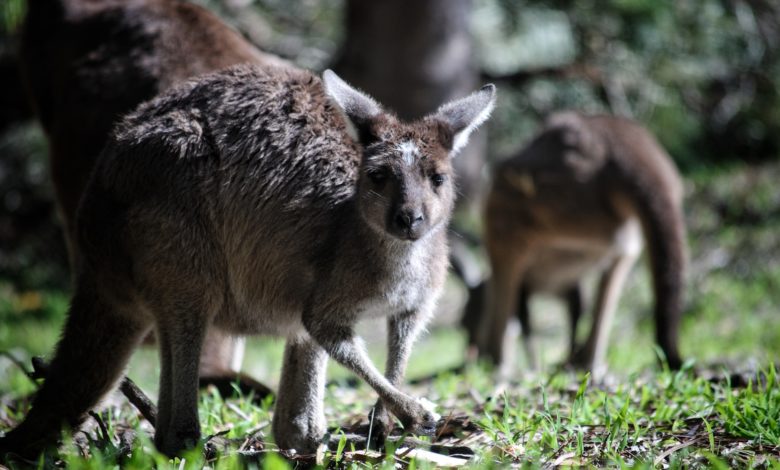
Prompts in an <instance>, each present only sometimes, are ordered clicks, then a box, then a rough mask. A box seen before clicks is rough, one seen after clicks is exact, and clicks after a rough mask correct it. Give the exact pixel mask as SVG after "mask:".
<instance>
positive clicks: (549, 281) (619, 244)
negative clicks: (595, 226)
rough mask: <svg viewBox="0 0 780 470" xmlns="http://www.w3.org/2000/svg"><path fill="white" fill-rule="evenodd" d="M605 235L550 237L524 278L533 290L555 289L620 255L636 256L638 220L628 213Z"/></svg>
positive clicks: (575, 280) (577, 280)
mask: <svg viewBox="0 0 780 470" xmlns="http://www.w3.org/2000/svg"><path fill="white" fill-rule="evenodd" d="M609 235H610V236H609V237H598V238H594V237H585V236H583V237H573V236H559V237H550V238H548V239H547V240H546V242H545V243H542V244H540V246H538V247H537V249H536V250H534V255H533V257H532V259H531V262H530V264H529V268H528V269H527V271H526V275H525V279H524V281H525V282H527V283H528V284H529V286H531V287H532V288H533V289H534V290H539V291H543V292H549V293H559V292H560V291H561V290H563V289H566V288H568V287H571V286H572V285H574V284H575V283H577V282H579V281H580V280H581V279H582V278H583V277H585V276H586V275H588V274H589V273H590V272H591V271H596V270H602V269H604V268H606V267H607V265H608V264H609V263H611V262H612V261H613V260H614V259H615V258H616V257H618V256H621V255H631V256H637V255H638V254H639V252H640V251H641V250H642V246H643V242H642V233H641V228H640V224H639V221H638V220H637V219H636V218H634V217H632V218H629V219H627V220H626V221H624V222H623V223H622V224H620V225H618V226H617V227H616V228H615V229H614V230H612V231H611V232H610V233H609Z"/></svg>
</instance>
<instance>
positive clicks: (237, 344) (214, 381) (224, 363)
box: [199, 326, 273, 402]
mask: <svg viewBox="0 0 780 470" xmlns="http://www.w3.org/2000/svg"><path fill="white" fill-rule="evenodd" d="M245 344H246V340H245V339H244V338H243V337H237V336H234V335H229V334H227V333H224V332H223V331H221V330H219V329H218V328H216V327H214V326H211V327H210V328H209V329H208V331H206V339H205V341H204V342H203V349H202V352H201V354H200V367H199V371H200V387H201V388H205V387H207V386H209V385H211V386H214V387H216V388H217V390H218V391H219V393H220V395H222V396H223V397H227V396H231V395H233V394H235V393H236V389H235V388H234V386H237V387H238V391H239V392H240V393H241V394H243V395H250V394H253V399H254V400H255V401H258V402H259V401H261V400H263V399H264V398H265V397H267V396H268V395H271V394H273V391H272V390H271V389H270V388H268V387H267V386H266V385H263V384H262V383H260V382H258V381H257V380H255V379H253V378H252V377H250V376H248V375H246V374H242V373H241V372H239V371H240V370H241V362H242V361H243V358H244V345H245Z"/></svg>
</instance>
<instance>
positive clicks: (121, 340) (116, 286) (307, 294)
mask: <svg viewBox="0 0 780 470" xmlns="http://www.w3.org/2000/svg"><path fill="white" fill-rule="evenodd" d="M494 94H495V92H494V88H493V86H492V85H490V86H486V87H484V88H482V89H481V90H480V91H478V92H475V93H474V94H472V95H471V96H469V97H466V98H463V99H461V100H457V101H454V102H451V103H449V104H446V105H443V106H442V107H441V108H439V110H438V111H437V112H436V113H434V114H433V115H430V116H428V117H425V118H423V119H421V120H419V121H415V122H413V123H403V122H400V121H398V120H397V119H396V118H395V117H394V116H393V115H391V114H388V113H386V112H384V111H383V110H382V109H381V108H380V107H379V105H378V104H377V103H376V102H374V101H373V100H372V99H371V98H369V97H368V96H366V95H364V94H362V93H361V92H359V91H357V90H355V89H353V88H351V87H350V86H349V85H347V84H346V83H344V82H343V81H341V80H340V79H339V78H338V77H337V76H336V75H335V74H333V73H332V72H325V75H324V83H323V81H320V79H318V78H317V77H315V76H313V75H311V74H310V73H308V72H304V71H297V70H292V69H289V68H288V69H272V68H269V69H265V70H264V69H260V68H256V67H248V66H239V67H236V68H232V69H228V70H227V71H224V72H220V73H216V74H212V75H208V76H206V77H204V78H202V79H200V80H198V81H194V82H189V83H188V84H186V85H184V86H181V87H177V88H176V89H174V90H173V91H171V92H168V93H165V94H163V95H162V96H161V97H159V98H157V99H155V100H153V101H151V102H148V103H146V104H144V105H143V106H141V107H140V108H139V109H138V110H137V111H136V112H134V113H133V114H131V115H130V116H128V117H127V118H126V119H125V120H124V121H123V122H122V123H121V124H120V125H119V127H118V129H117V130H116V133H115V136H114V138H113V139H111V140H110V141H109V143H108V144H107V147H106V149H105V150H104V152H103V154H102V155H101V158H100V159H99V161H98V164H97V166H96V169H95V172H94V173H93V176H92V179H91V181H90V184H89V186H88V188H87V191H86V193H85V197H84V199H83V200H82V204H81V206H80V209H79V213H78V243H79V249H80V251H81V253H82V254H83V256H82V258H83V259H82V262H81V265H80V266H79V270H78V278H77V282H76V293H75V296H74V298H73V302H72V305H71V308H70V311H69V316H68V320H67V323H66V326H65V330H64V333H63V337H62V340H61V341H60V343H59V345H58V347H57V351H56V354H55V356H54V359H53V361H52V363H51V367H50V369H51V370H50V372H49V373H48V375H47V378H46V381H45V382H44V384H43V386H42V387H41V389H40V391H39V392H38V395H37V396H36V398H35V401H34V403H33V405H32V408H31V410H30V412H29V414H28V415H27V417H26V418H25V420H24V421H23V422H22V423H21V424H20V425H19V426H18V427H17V428H16V429H15V430H13V431H11V432H10V433H9V434H8V435H7V436H6V437H5V438H4V439H3V440H1V441H0V448H3V449H15V450H22V451H23V452H26V453H34V452H35V451H36V450H37V447H39V446H40V445H41V442H42V440H46V439H50V438H51V436H52V435H53V434H52V433H56V432H57V431H58V430H59V425H60V423H63V422H65V423H67V424H69V425H71V426H75V425H77V424H78V423H79V421H80V420H81V419H82V416H83V414H84V413H85V412H86V411H87V410H88V409H89V408H90V407H91V406H93V405H94V404H95V402H96V401H97V400H98V399H99V398H100V397H101V396H102V395H103V394H104V393H105V392H106V391H108V390H109V389H110V388H111V387H112V385H113V384H114V383H115V381H116V380H117V378H118V377H119V376H120V374H121V372H122V369H123V367H124V366H125V364H126V362H127V359H128V356H129V355H130V353H131V352H132V350H133V349H134V347H135V345H136V344H137V342H138V341H139V339H140V338H141V337H142V336H143V335H144V334H145V333H146V332H147V331H148V330H149V329H151V328H155V329H156V332H157V334H158V337H159V339H160V340H159V341H160V350H161V363H162V368H161V375H160V395H159V411H158V420H157V429H156V433H155V444H156V445H157V447H158V449H160V450H161V451H162V452H164V453H166V454H168V455H174V454H176V453H178V452H179V451H181V450H182V449H184V448H187V447H191V446H193V445H195V443H196V442H197V439H198V438H199V436H200V427H199V423H198V414H197V383H198V368H197V365H198V354H199V350H200V346H201V344H202V342H203V336H204V334H205V331H206V328H207V326H208V325H210V324H214V325H216V326H218V327H219V328H221V329H224V330H225V331H230V332H239V333H243V334H245V333H261V334H272V335H278V336H284V337H286V338H287V345H286V349H285V353H284V365H283V369H282V378H281V383H280V386H279V394H278V396H277V401H276V409H275V413H274V422H273V426H274V435H275V437H276V441H277V444H278V445H279V446H280V447H282V448H294V449H297V450H299V451H301V452H311V451H313V450H314V449H315V448H316V447H317V445H318V443H319V441H320V440H321V438H322V435H323V433H324V431H325V423H324V415H323V408H322V400H323V393H324V382H325V366H326V361H327V358H328V356H330V357H332V358H334V359H335V360H336V361H338V362H339V363H341V364H342V365H344V366H346V367H347V368H349V369H351V370H352V371H353V372H355V373H356V374H357V375H358V376H360V377H361V378H363V379H364V380H365V381H366V382H367V383H368V384H369V385H370V386H371V387H373V388H374V389H375V390H376V391H377V393H378V395H379V401H378V403H377V406H376V407H375V416H376V420H377V423H376V424H377V426H378V427H379V428H380V429H382V430H384V431H388V430H389V429H390V428H391V425H390V417H389V415H388V412H389V413H392V414H393V415H395V416H396V417H398V418H399V419H400V421H401V422H402V424H403V425H404V427H405V428H406V429H408V430H410V431H412V432H416V433H425V434H430V433H431V432H432V431H433V430H434V426H435V422H434V419H433V416H432V414H431V413H430V412H429V411H427V410H426V409H425V408H424V407H423V406H422V405H421V404H420V403H419V402H418V401H416V400H415V399H413V398H412V397H410V396H408V395H406V394H405V393H403V392H401V391H400V390H399V389H398V387H399V385H400V384H401V381H402V378H403V375H404V370H405V366H406V361H407V359H408V356H409V352H410V349H411V346H412V342H413V340H414V339H415V337H416V336H417V334H418V332H419V331H420V329H421V328H422V327H423V325H424V324H425V322H426V320H427V318H428V317H429V316H430V315H431V313H432V311H433V307H434V303H435V302H436V299H437V297H438V295H439V292H440V290H441V288H442V285H443V282H444V278H445V275H446V271H447V254H448V247H447V236H446V226H447V223H448V221H449V216H450V212H451V210H452V207H453V203H454V199H455V189H454V183H453V173H452V162H451V160H452V157H453V155H454V154H455V153H456V152H457V151H458V149H460V148H461V147H462V146H463V145H464V144H465V143H466V141H467V139H468V135H469V134H470V133H471V132H472V131H473V130H474V129H475V128H476V127H477V126H478V125H479V124H480V123H482V122H483V121H484V120H485V119H487V117H488V115H489V113H490V110H491V109H492V106H493V103H494ZM376 317H386V318H387V322H388V326H389V341H388V344H389V352H388V360H387V365H386V370H385V375H384V376H383V375H381V374H380V373H379V372H378V371H377V369H376V368H375V367H374V366H373V365H372V364H371V362H370V360H369V359H368V357H367V355H366V353H365V351H364V349H363V346H362V344H361V342H360V341H359V339H358V338H356V337H355V334H354V331H353V327H354V325H355V323H356V322H357V321H358V320H359V319H361V318H376Z"/></svg>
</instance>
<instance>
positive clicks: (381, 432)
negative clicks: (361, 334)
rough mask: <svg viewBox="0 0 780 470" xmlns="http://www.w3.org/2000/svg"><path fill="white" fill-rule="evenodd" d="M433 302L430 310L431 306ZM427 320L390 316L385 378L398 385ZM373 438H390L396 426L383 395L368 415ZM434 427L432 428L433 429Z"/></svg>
mask: <svg viewBox="0 0 780 470" xmlns="http://www.w3.org/2000/svg"><path fill="white" fill-rule="evenodd" d="M432 309H433V306H432V305H431V306H430V308H428V310H432ZM424 323H425V321H424V320H421V319H420V318H419V317H418V316H417V315H415V314H410V313H403V314H400V315H396V316H391V317H389V318H388V319H387V363H386V365H385V378H387V380H388V381H389V382H390V383H391V384H392V385H393V386H395V387H399V386H400V385H401V383H402V382H403V378H404V375H405V374H406V365H407V363H408V362H409V355H410V354H411V351H412V345H413V344H414V340H415V339H416V338H417V336H418V335H419V334H420V330H421V329H422V326H423V325H424ZM368 419H369V429H370V431H371V436H370V438H371V441H372V442H373V443H375V444H380V443H383V442H384V441H385V439H387V436H388V435H389V434H390V431H392V429H393V423H392V418H391V417H390V415H389V413H388V411H387V408H386V407H385V404H384V402H383V401H382V399H381V398H380V399H379V400H377V402H376V405H374V408H372V410H371V412H370V413H369V415H368ZM432 431H433V430H432Z"/></svg>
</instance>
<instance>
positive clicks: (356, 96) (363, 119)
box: [322, 69, 382, 143]
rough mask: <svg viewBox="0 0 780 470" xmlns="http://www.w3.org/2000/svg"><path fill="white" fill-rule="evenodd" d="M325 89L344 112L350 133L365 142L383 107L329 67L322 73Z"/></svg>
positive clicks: (354, 137)
mask: <svg viewBox="0 0 780 470" xmlns="http://www.w3.org/2000/svg"><path fill="white" fill-rule="evenodd" d="M322 80H323V81H324V82H325V91H326V92H327V93H328V96H330V98H331V99H332V100H333V102H334V103H335V104H336V106H337V107H338V108H339V109H340V110H341V112H342V113H343V114H344V117H345V121H346V123H347V129H348V131H349V134H350V135H351V136H352V138H353V139H355V140H356V141H358V142H361V143H364V142H363V141H365V140H366V136H367V134H368V132H369V130H370V129H369V128H370V126H371V121H372V119H373V118H374V117H376V116H378V115H379V114H380V113H381V112H382V108H381V107H380V106H379V104H377V102H376V101H374V100H373V99H372V98H371V97H370V96H368V95H366V94H365V93H363V92H361V91H359V90H356V89H355V88H352V87H351V86H349V84H347V82H345V81H344V80H342V79H341V78H339V76H338V75H336V74H335V73H334V72H333V71H332V70H330V69H328V70H326V71H325V72H323V74H322Z"/></svg>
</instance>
